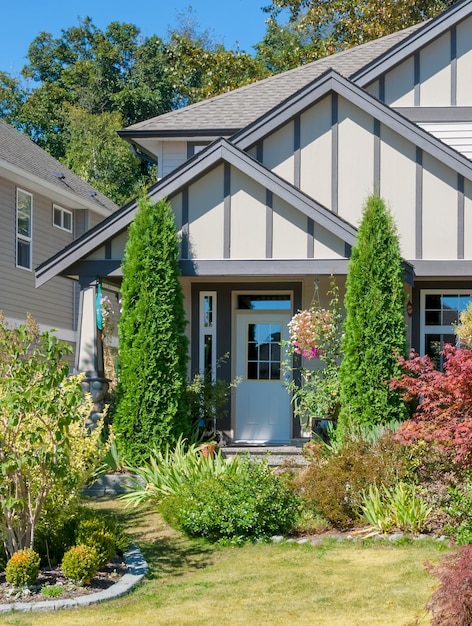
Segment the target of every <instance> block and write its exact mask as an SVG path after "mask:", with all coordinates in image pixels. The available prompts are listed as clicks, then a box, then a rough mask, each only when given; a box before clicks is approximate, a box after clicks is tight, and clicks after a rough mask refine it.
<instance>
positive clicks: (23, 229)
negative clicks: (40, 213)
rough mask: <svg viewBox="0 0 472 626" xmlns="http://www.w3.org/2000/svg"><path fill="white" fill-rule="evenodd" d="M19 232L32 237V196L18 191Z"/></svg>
mask: <svg viewBox="0 0 472 626" xmlns="http://www.w3.org/2000/svg"><path fill="white" fill-rule="evenodd" d="M17 230H18V234H19V235H23V236H24V237H31V197H30V196H28V195H27V194H25V193H21V191H19V192H18V228H17Z"/></svg>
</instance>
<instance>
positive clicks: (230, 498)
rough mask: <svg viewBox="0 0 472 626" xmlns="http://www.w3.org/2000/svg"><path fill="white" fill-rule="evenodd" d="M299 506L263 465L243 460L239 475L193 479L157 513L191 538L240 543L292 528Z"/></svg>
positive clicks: (280, 482) (164, 502)
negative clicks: (192, 482) (160, 512)
mask: <svg viewBox="0 0 472 626" xmlns="http://www.w3.org/2000/svg"><path fill="white" fill-rule="evenodd" d="M297 503H298V499H297V498H296V496H295V495H294V494H293V493H292V492H291V491H290V490H289V489H288V488H287V487H286V486H285V485H284V483H283V482H282V480H281V479H280V478H278V476H276V475H275V474H274V473H273V472H272V470H271V469H270V467H269V466H268V464H267V462H265V461H264V462H257V461H251V460H250V459H245V460H243V461H242V462H241V463H240V465H239V470H238V472H234V473H229V474H222V475H220V476H218V477H216V476H214V477H210V478H206V479H204V480H201V481H196V482H195V483H194V484H192V485H191V486H190V487H189V488H188V490H187V491H186V492H185V491H183V492H181V493H180V494H179V495H175V496H170V497H168V498H166V499H165V500H164V501H163V503H162V505H161V511H162V512H163V515H164V517H165V519H166V520H168V521H169V523H173V524H177V525H178V526H179V528H181V529H182V530H183V531H184V532H185V533H187V534H188V535H189V536H191V537H204V538H205V539H208V540H210V541H219V540H229V541H235V542H239V541H244V540H249V539H252V540H255V539H261V538H264V537H270V536H272V535H275V534H280V533H286V532H287V531H288V530H290V529H291V528H292V527H293V525H294V524H295V521H296V517H297Z"/></svg>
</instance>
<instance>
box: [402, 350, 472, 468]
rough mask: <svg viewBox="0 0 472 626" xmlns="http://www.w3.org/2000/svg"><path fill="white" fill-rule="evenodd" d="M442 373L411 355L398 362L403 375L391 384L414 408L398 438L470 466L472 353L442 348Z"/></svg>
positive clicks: (432, 364)
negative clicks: (438, 451) (446, 454)
mask: <svg viewBox="0 0 472 626" xmlns="http://www.w3.org/2000/svg"><path fill="white" fill-rule="evenodd" d="M442 355H443V371H442V372H441V371H439V370H437V369H436V368H435V366H434V363H433V362H432V360H431V359H430V358H429V357H428V356H423V357H420V356H418V355H417V354H416V353H415V352H414V351H412V352H411V354H410V358H409V359H404V358H402V357H400V358H399V363H400V366H401V368H402V370H403V374H402V376H401V377H400V378H398V379H394V380H392V381H391V382H390V386H391V387H392V388H393V389H397V390H400V391H401V393H402V397H403V399H404V400H405V401H408V402H411V401H415V402H416V404H417V406H416V410H415V412H414V414H413V415H412V417H411V419H409V420H407V421H406V422H404V424H403V425H402V427H401V428H400V429H399V431H398V434H399V436H400V437H401V439H402V441H403V442H404V443H406V444H411V443H416V442H418V441H425V442H427V443H428V444H429V445H430V446H431V447H437V448H439V449H440V450H444V451H446V452H449V454H450V455H451V456H453V458H454V459H455V461H456V464H457V465H459V466H463V467H470V466H472V351H471V350H467V349H466V348H459V349H457V348H456V347H455V346H451V345H449V344H445V345H444V350H443V352H442Z"/></svg>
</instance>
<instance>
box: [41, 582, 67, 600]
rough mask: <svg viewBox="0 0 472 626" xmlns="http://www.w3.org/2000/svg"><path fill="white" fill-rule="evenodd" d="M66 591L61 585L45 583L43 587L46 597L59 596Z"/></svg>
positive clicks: (42, 591) (43, 594) (42, 590)
mask: <svg viewBox="0 0 472 626" xmlns="http://www.w3.org/2000/svg"><path fill="white" fill-rule="evenodd" d="M63 593H64V587H62V586H60V585H44V586H43V587H41V595H42V596H43V597H45V598H58V597H59V596H62V594H63Z"/></svg>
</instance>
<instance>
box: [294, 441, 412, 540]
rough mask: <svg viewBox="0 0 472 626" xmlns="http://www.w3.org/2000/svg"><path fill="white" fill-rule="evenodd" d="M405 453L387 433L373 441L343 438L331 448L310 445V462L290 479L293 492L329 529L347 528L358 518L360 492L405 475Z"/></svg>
mask: <svg viewBox="0 0 472 626" xmlns="http://www.w3.org/2000/svg"><path fill="white" fill-rule="evenodd" d="M405 451H406V448H405V447H404V446H402V445H401V444H400V443H399V442H398V441H395V439H394V436H393V433H391V432H389V431H387V432H386V433H384V434H383V435H382V436H381V437H380V438H379V439H377V440H376V441H374V442H372V441H365V440H353V439H347V440H346V441H345V442H344V444H343V445H340V446H336V447H334V448H329V447H328V446H325V445H324V444H321V443H320V444H318V445H316V444H315V445H312V446H311V448H310V459H311V463H310V465H309V466H307V467H306V468H303V469H302V470H301V471H300V473H299V475H298V477H297V478H296V479H295V480H294V489H295V491H296V493H298V494H299V495H300V497H301V498H302V499H303V501H304V502H305V504H308V505H311V507H312V510H313V511H314V512H315V513H318V514H321V515H322V516H323V517H324V518H325V519H326V520H328V521H329V522H330V523H331V524H332V525H333V526H335V527H339V528H345V527H350V526H352V525H354V524H355V523H357V522H359V520H360V519H361V515H362V513H361V504H362V493H363V492H364V490H366V489H368V488H369V486H370V485H381V484H383V485H386V486H390V485H393V484H394V483H395V482H396V481H397V480H398V479H399V478H401V477H402V476H403V475H404V474H405V473H406V471H407V458H406V454H405Z"/></svg>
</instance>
